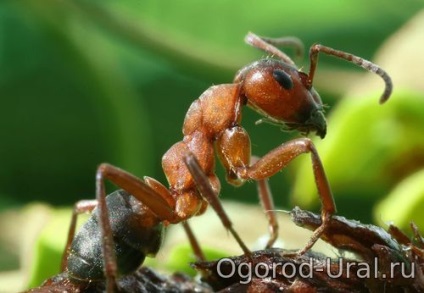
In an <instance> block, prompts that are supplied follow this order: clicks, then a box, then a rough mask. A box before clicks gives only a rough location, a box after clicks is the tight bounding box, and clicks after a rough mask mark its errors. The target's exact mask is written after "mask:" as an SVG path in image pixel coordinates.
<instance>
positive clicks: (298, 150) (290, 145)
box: [240, 138, 336, 255]
mask: <svg viewBox="0 0 424 293" xmlns="http://www.w3.org/2000/svg"><path fill="white" fill-rule="evenodd" d="M304 153H310V154H311V159H312V169H313V172H314V177H315V183H316V185H317V188H318V195H319V197H320V199H321V205H322V208H321V218H322V224H321V226H319V227H318V228H317V229H316V230H315V231H314V233H313V234H312V236H311V238H310V240H309V242H308V243H307V244H306V246H305V247H304V248H303V249H302V250H300V251H299V252H298V254H299V255H302V254H304V253H305V252H306V251H308V250H309V249H310V248H311V247H312V246H313V245H314V244H315V242H316V241H317V240H318V239H319V238H320V236H321V235H322V233H323V232H324V230H325V229H326V228H327V227H328V225H329V220H330V218H331V215H333V214H334V213H335V212H336V204H335V203H334V199H333V195H332V192H331V189H330V185H329V184H328V180H327V177H326V175H325V172H324V168H323V166H322V163H321V160H320V158H319V156H318V152H317V150H316V149H315V146H314V144H313V143H312V141H311V140H310V139H308V138H299V139H294V140H292V141H289V142H287V143H285V144H282V145H281V146H279V147H277V148H275V149H274V150H272V151H270V152H269V153H268V154H266V155H265V156H263V157H262V158H261V159H259V160H258V161H257V162H256V163H255V164H253V165H252V166H251V167H248V168H247V169H243V170H241V171H240V176H241V177H242V178H244V179H254V180H262V179H265V178H269V177H271V176H272V175H274V174H275V173H277V172H278V171H280V170H281V169H282V168H284V167H286V166H287V165H288V164H289V163H290V162H291V161H292V160H293V159H294V158H296V157H297V156H299V155H301V154H304Z"/></svg>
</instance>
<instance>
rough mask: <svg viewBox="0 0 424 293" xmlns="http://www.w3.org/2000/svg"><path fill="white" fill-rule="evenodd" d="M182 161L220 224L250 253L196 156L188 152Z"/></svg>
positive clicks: (246, 252) (244, 250) (245, 251)
mask: <svg viewBox="0 0 424 293" xmlns="http://www.w3.org/2000/svg"><path fill="white" fill-rule="evenodd" d="M184 162H185V164H186V166H187V168H188V169H189V171H190V174H191V175H192V177H193V179H194V181H195V183H196V186H197V189H198V191H199V193H200V195H201V196H202V197H203V198H205V199H206V201H207V202H208V203H209V204H210V205H211V206H212V208H213V209H214V210H215V212H216V213H217V215H218V217H219V218H220V220H221V222H222V224H223V225H224V227H225V228H226V229H227V230H228V231H229V232H230V233H231V235H233V237H234V238H235V239H236V241H237V243H238V244H239V246H240V248H241V249H242V250H243V252H244V254H245V255H250V254H251V252H250V250H249V249H248V248H247V246H246V245H245V244H244V242H243V240H241V238H240V236H239V235H238V233H237V232H236V231H235V230H234V228H233V223H232V222H231V221H230V218H229V217H228V215H227V213H226V212H225V210H224V207H223V206H222V204H221V202H220V200H219V199H218V196H217V194H216V193H215V192H214V190H213V188H212V186H211V184H210V182H209V178H208V177H207V176H206V175H205V173H204V172H203V170H202V167H201V166H200V164H199V162H198V161H197V159H196V157H195V156H194V155H193V154H192V153H189V154H187V155H186V156H185V157H184Z"/></svg>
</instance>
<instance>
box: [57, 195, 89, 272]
mask: <svg viewBox="0 0 424 293" xmlns="http://www.w3.org/2000/svg"><path fill="white" fill-rule="evenodd" d="M96 206H97V200H80V201H78V202H77V203H76V204H75V205H74V208H73V210H72V218H71V223H70V224H69V231H68V239H67V240H66V245H65V250H64V251H63V254H62V262H61V265H60V270H61V271H62V272H63V271H64V270H65V269H66V266H67V265H68V255H69V251H70V248H71V244H72V240H74V236H75V229H76V225H77V218H78V215H80V214H83V213H90V212H92V211H93V210H94V208H95V207H96Z"/></svg>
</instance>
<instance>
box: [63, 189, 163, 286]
mask: <svg viewBox="0 0 424 293" xmlns="http://www.w3.org/2000/svg"><path fill="white" fill-rule="evenodd" d="M106 204H107V207H108V212H109V217H110V219H113V220H112V221H110V225H111V230H112V234H113V240H114V244H115V248H114V251H115V254H116V264H117V270H118V274H119V275H126V274H129V273H131V272H133V271H135V270H136V269H137V268H138V267H139V266H140V265H141V264H142V263H143V261H144V259H145V257H146V256H154V255H155V254H156V253H157V252H158V250H159V248H160V246H161V243H162V240H163V234H164V227H163V224H162V222H161V221H160V220H159V219H158V218H157V217H156V216H155V215H154V214H153V213H152V212H151V211H150V210H149V209H148V208H147V207H146V206H145V205H143V204H142V203H141V202H140V201H138V200H136V199H135V198H134V197H133V196H132V195H130V194H129V193H127V192H125V191H123V190H118V191H115V192H113V193H111V194H109V195H108V196H107V197H106ZM98 214H99V213H98V209H97V208H96V209H95V210H94V211H93V213H92V215H91V217H90V218H89V219H88V221H87V222H86V223H84V225H83V226H82V227H81V229H80V230H79V232H78V234H77V235H76V236H75V238H74V240H73V242H72V245H71V248H70V251H69V255H68V260H67V272H68V274H69V277H70V278H73V279H77V280H90V281H93V280H101V279H104V264H103V259H104V258H103V255H102V243H103V242H102V235H103V234H102V233H101V229H100V227H99V215H98Z"/></svg>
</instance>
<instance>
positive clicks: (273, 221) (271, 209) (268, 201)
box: [250, 156, 278, 249]
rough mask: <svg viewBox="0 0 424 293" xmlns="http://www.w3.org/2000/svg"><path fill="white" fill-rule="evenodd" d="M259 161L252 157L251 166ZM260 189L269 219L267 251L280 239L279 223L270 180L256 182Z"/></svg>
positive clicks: (260, 196)
mask: <svg viewBox="0 0 424 293" xmlns="http://www.w3.org/2000/svg"><path fill="white" fill-rule="evenodd" d="M258 160H259V158H258V157H256V156H252V158H251V160H250V164H251V165H252V164H254V163H256V162H257V161H258ZM256 185H257V188H258V196H259V200H260V202H261V205H262V209H263V210H264V212H265V215H266V217H267V219H268V228H269V239H268V242H267V244H266V246H265V249H268V248H271V247H272V246H273V245H274V243H275V241H276V240H277V237H278V221H277V216H276V214H275V206H274V200H273V198H272V193H271V189H270V188H269V183H268V178H266V179H261V180H258V181H257V182H256Z"/></svg>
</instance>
